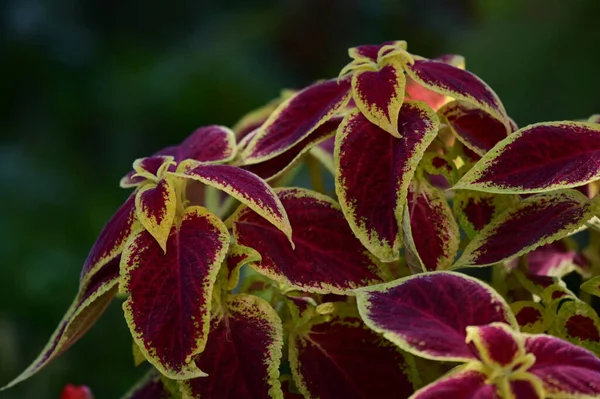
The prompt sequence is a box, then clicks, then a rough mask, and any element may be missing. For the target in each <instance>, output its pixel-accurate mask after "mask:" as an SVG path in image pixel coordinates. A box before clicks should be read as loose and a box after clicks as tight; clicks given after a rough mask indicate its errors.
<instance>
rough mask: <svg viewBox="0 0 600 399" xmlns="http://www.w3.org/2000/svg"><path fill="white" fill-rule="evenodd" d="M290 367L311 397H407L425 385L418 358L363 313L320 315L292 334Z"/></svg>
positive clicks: (358, 398)
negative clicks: (362, 317)
mask: <svg viewBox="0 0 600 399" xmlns="http://www.w3.org/2000/svg"><path fill="white" fill-rule="evenodd" d="M289 347H290V354H289V358H290V365H291V368H292V374H293V376H294V380H295V381H296V385H297V386H298V388H299V389H300V392H302V393H303V394H304V397H306V398H320V399H337V398H346V399H354V398H356V399H362V398H369V399H380V398H381V399H383V398H391V397H394V398H407V397H408V396H410V394H411V393H413V392H414V389H415V388H414V387H415V386H416V385H418V384H419V377H418V374H417V370H416V366H415V363H414V359H413V358H412V356H411V355H409V354H406V353H404V352H403V351H401V350H400V349H399V348H397V347H396V346H395V345H394V344H392V343H391V342H388V341H386V340H385V339H384V338H382V337H381V336H380V335H379V334H376V333H375V332H373V331H371V330H370V329H369V328H368V327H366V326H365V325H364V324H363V323H362V321H361V320H360V318H359V317H358V315H354V316H353V315H344V314H334V315H332V316H331V317H330V318H324V317H319V318H317V319H315V320H313V321H312V322H311V324H310V326H309V327H306V329H302V330H301V331H299V332H298V333H292V334H290V343H289Z"/></svg>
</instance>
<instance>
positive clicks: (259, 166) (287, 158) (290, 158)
mask: <svg viewBox="0 0 600 399" xmlns="http://www.w3.org/2000/svg"><path fill="white" fill-rule="evenodd" d="M341 121H342V118H341V117H334V118H332V119H330V120H328V121H327V122H325V123H323V124H322V125H321V126H319V127H318V128H317V129H315V130H314V131H313V132H312V133H311V134H309V135H308V136H306V137H305V138H304V139H303V140H301V141H299V142H298V144H296V145H294V146H293V147H291V148H289V149H288V150H287V151H285V152H283V153H281V154H279V155H277V156H275V157H274V158H270V159H268V160H266V161H263V162H259V163H256V164H252V165H242V166H240V167H241V168H242V169H245V170H247V171H249V172H252V173H254V174H255V175H257V176H259V177H261V178H262V179H264V180H265V181H267V182H269V181H273V180H275V179H276V178H278V177H280V176H281V175H283V174H284V173H285V172H287V171H288V170H290V169H291V168H292V167H293V166H294V165H296V164H297V163H298V161H299V160H300V159H301V158H302V156H303V155H304V154H305V153H306V152H307V151H310V150H311V149H312V148H313V147H314V146H316V145H317V144H319V143H322V142H323V141H325V140H327V139H330V138H333V136H334V135H335V132H336V129H337V128H338V126H339V124H340V122H341Z"/></svg>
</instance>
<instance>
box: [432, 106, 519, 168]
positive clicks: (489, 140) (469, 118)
mask: <svg viewBox="0 0 600 399" xmlns="http://www.w3.org/2000/svg"><path fill="white" fill-rule="evenodd" d="M438 115H440V119H442V120H444V121H445V122H446V123H447V124H448V125H449V126H450V129H451V130H452V133H454V135H455V136H456V137H457V138H458V139H459V140H460V141H461V142H462V143H463V144H464V145H466V146H467V147H468V148H469V149H471V150H473V151H475V152H476V153H477V154H479V155H481V156H483V155H485V153H486V152H488V151H489V150H491V149H492V148H493V147H494V146H495V145H496V144H497V143H498V142H499V141H501V140H503V139H504V138H506V136H507V135H508V133H509V132H510V131H507V129H506V126H505V125H504V123H503V122H502V121H501V120H498V119H497V118H495V117H493V116H492V115H490V114H488V113H487V112H485V111H483V110H482V109H481V108H478V107H476V106H474V105H472V104H470V103H468V102H465V101H458V100H457V101H452V102H451V103H448V104H446V105H444V106H443V107H442V108H441V109H440V110H439V111H438Z"/></svg>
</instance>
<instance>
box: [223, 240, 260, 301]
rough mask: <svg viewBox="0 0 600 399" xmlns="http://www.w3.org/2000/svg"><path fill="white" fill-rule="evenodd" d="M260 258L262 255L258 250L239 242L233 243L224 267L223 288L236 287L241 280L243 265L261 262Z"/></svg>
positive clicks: (231, 288) (230, 288)
mask: <svg viewBox="0 0 600 399" xmlns="http://www.w3.org/2000/svg"><path fill="white" fill-rule="evenodd" d="M260 259H261V256H260V254H259V253H258V252H257V251H256V250H254V249H252V248H250V247H245V246H243V245H239V244H231V245H230V246H229V252H228V253H227V258H226V259H225V265H224V266H225V267H223V268H222V270H223V271H224V272H225V273H226V275H225V284H224V285H223V289H225V290H233V289H235V287H237V286H238V283H239V281H240V269H241V268H242V266H244V265H245V264H248V263H254V262H260Z"/></svg>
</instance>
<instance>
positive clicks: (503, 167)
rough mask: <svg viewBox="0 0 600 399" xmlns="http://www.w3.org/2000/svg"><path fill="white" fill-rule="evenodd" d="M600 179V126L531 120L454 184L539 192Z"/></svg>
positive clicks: (516, 192)
mask: <svg viewBox="0 0 600 399" xmlns="http://www.w3.org/2000/svg"><path fill="white" fill-rule="evenodd" d="M598 179H600V126H599V125H594V124H590V123H583V122H546V123H538V124H535V125H529V126H527V127H524V128H523V129H520V130H518V131H516V132H515V133H513V134H511V135H510V136H508V137H507V138H505V139H504V140H502V141H500V142H499V143H498V144H497V145H496V146H495V147H494V148H493V149H492V150H491V151H489V152H488V153H486V154H485V156H484V157H483V158H481V160H480V161H479V162H477V164H475V166H473V168H471V170H469V171H468V172H467V173H466V174H465V175H464V176H463V177H462V179H461V180H460V181H459V182H458V183H457V184H456V185H455V186H454V188H455V189H469V190H477V191H486V192H497V193H505V194H506V193H515V194H525V193H539V192H543V191H551V190H556V189H560V188H571V187H576V186H581V185H584V184H586V183H589V182H592V181H595V180H598Z"/></svg>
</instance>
